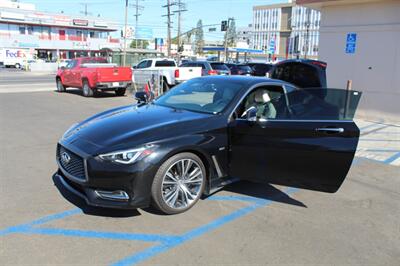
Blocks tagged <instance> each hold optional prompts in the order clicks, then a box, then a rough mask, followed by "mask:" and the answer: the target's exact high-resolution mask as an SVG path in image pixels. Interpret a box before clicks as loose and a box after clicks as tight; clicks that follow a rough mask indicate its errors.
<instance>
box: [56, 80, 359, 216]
mask: <svg viewBox="0 0 400 266" xmlns="http://www.w3.org/2000/svg"><path fill="white" fill-rule="evenodd" d="M144 96H145V94H144V93H138V94H137V97H138V99H139V100H140V102H139V103H138V104H132V105H129V106H124V107H119V108H115V109H112V110H109V111H105V112H103V113H100V114H97V115H95V116H93V117H91V118H88V119H87V120H84V121H82V122H80V123H79V124H76V125H74V126H72V127H71V128H70V129H69V130H67V131H66V132H65V134H64V135H63V137H62V138H61V139H60V141H59V143H58V146H57V156H56V157H57V163H58V166H59V169H58V172H57V174H56V177H57V178H59V179H60V181H61V183H62V184H63V185H64V186H65V187H66V188H67V189H69V190H70V191H72V192H73V193H75V194H77V195H79V196H81V197H82V198H84V199H85V200H86V202H87V203H88V204H90V205H95V206H102V207H110V208H140V207H146V206H149V204H150V203H152V204H153V205H154V206H155V207H156V208H158V209H159V210H161V211H162V212H164V213H167V214H175V213H180V212H184V211H186V210H188V209H189V208H191V207H192V206H193V205H194V204H195V203H196V202H197V201H198V200H199V198H200V197H201V195H202V194H210V193H212V192H214V191H216V190H217V189H220V188H221V187H223V186H224V185H226V184H229V183H231V182H233V181H235V180H238V179H242V180H251V181H254V182H269V183H272V184H280V185H285V186H293V187H299V188H305V189H311V190H317V191H324V192H335V191H337V190H338V189H339V187H340V186H341V184H342V182H343V181H344V179H345V177H346V175H347V172H348V170H349V168H350V166H351V163H352V160H353V157H354V153H355V151H356V147H357V143H358V137H359V129H358V127H357V126H356V124H355V123H354V122H353V120H352V118H353V116H354V112H355V109H356V106H357V104H358V101H359V99H360V96H361V93H360V92H357V91H345V90H339V89H326V88H323V89H322V88H320V89H298V88H297V87H296V86H294V85H292V84H290V83H286V82H283V81H279V80H272V79H267V78H257V77H244V76H230V77H229V76H225V77H224V76H208V77H202V78H195V79H192V80H189V81H187V82H185V83H183V84H181V85H179V86H176V87H175V88H173V89H172V90H170V91H168V92H167V93H166V94H164V95H162V96H160V97H159V98H157V99H155V100H153V101H150V102H146V98H145V97H144Z"/></svg>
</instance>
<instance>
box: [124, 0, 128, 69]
mask: <svg viewBox="0 0 400 266" xmlns="http://www.w3.org/2000/svg"><path fill="white" fill-rule="evenodd" d="M128 5H129V3H128V0H125V26H124V29H125V30H124V52H123V66H125V65H126V32H127V29H128Z"/></svg>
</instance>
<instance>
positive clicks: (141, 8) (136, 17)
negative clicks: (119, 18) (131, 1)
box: [133, 0, 144, 48]
mask: <svg viewBox="0 0 400 266" xmlns="http://www.w3.org/2000/svg"><path fill="white" fill-rule="evenodd" d="M140 1H144V0H140ZM133 7H134V8H135V15H133V16H134V17H135V47H136V48H137V47H138V40H137V38H136V31H137V29H138V20H139V16H140V15H142V14H140V13H139V11H141V10H143V8H144V6H141V5H139V0H136V4H135V5H133ZM141 45H142V43H141Z"/></svg>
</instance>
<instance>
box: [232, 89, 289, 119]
mask: <svg viewBox="0 0 400 266" xmlns="http://www.w3.org/2000/svg"><path fill="white" fill-rule="evenodd" d="M252 108H256V109H255V110H257V111H256V116H255V117H252V118H251V119H250V120H256V119H260V120H263V119H264V120H266V119H277V118H281V117H282V116H285V115H286V112H287V111H288V108H287V101H286V97H285V94H284V90H283V88H282V87H281V86H263V87H259V88H256V89H255V90H253V91H252V92H250V93H249V94H248V95H247V96H246V97H245V99H244V100H243V101H242V103H241V104H240V105H239V106H238V108H237V109H236V111H235V115H236V117H238V118H241V119H246V118H247V117H248V112H249V110H250V109H252Z"/></svg>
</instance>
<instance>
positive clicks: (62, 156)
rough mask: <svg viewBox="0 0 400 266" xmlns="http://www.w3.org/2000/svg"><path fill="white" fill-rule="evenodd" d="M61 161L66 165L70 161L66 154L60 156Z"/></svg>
mask: <svg viewBox="0 0 400 266" xmlns="http://www.w3.org/2000/svg"><path fill="white" fill-rule="evenodd" d="M61 161H63V162H64V163H65V164H68V163H69V161H71V156H69V154H68V153H66V152H63V153H62V154H61Z"/></svg>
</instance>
